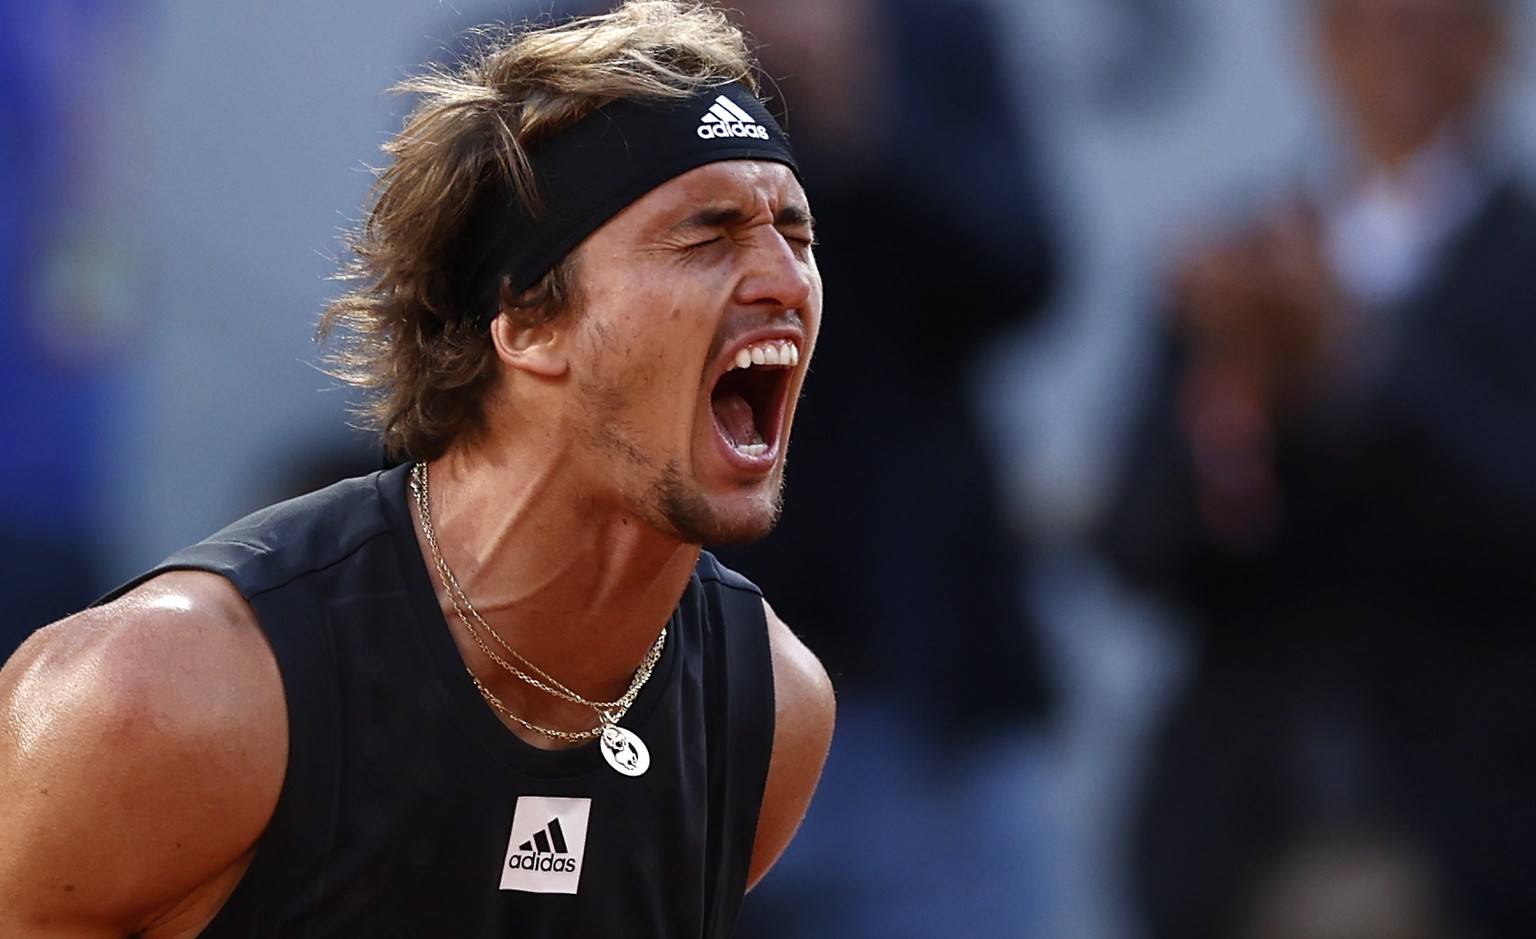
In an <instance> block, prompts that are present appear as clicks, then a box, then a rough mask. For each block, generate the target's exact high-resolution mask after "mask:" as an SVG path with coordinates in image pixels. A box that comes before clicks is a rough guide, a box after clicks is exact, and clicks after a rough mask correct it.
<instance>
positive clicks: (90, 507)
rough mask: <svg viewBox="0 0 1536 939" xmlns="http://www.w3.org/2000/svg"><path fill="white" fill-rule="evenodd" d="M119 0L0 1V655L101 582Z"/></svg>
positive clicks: (110, 390) (111, 366) (126, 108)
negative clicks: (0, 616)
mask: <svg viewBox="0 0 1536 939" xmlns="http://www.w3.org/2000/svg"><path fill="white" fill-rule="evenodd" d="M138 16H139V13H138V12H137V11H136V9H135V8H134V7H132V6H126V7H125V6H124V5H122V4H113V3H95V2H74V3H45V4H7V5H6V6H5V7H4V9H3V10H0V126H3V127H4V128H5V134H4V137H3V138H0V400H3V401H4V407H3V409H0V480H3V481H4V485H3V486H0V609H3V610H4V611H5V621H4V622H3V623H0V653H4V652H8V651H9V649H10V648H11V647H12V646H13V645H15V643H17V642H19V641H20V639H21V638H22V637H23V636H24V635H25V633H26V632H27V631H29V630H31V629H33V628H35V627H37V626H40V625H42V624H43V623H45V622H48V621H50V620H53V619H55V618H57V617H59V616H62V615H64V614H66V613H68V612H71V611H72V610H74V609H78V608H79V607H80V606H81V605H82V604H84V603H85V602H88V601H89V600H90V599H91V597H92V596H93V595H94V593H95V592H96V591H98V590H101V589H103V588H104V587H105V581H104V577H103V573H102V563H101V556H100V543H99V540H98V538H97V537H96V536H97V534H98V532H99V531H100V527H101V519H102V516H103V510H104V509H105V508H106V506H105V504H104V501H103V499H102V486H101V482H102V478H103V476H104V474H105V473H106V472H107V467H108V462H109V461H108V449H107V445H106V440H107V429H108V427H109V426H110V424H111V423H112V422H113V421H114V420H116V419H117V414H118V411H117V409H116V402H115V399H114V398H115V396H114V390H115V389H116V383H117V380H118V378H119V376H120V374H121V372H122V370H123V369H124V368H125V367H127V365H128V363H129V362H130V361H131V359H132V357H133V337H132V335H131V332H132V330H131V326H130V323H131V321H132V319H133V317H134V316H135V315H136V313H137V312H138V311H139V310H140V309H141V306H142V302H143V300H142V296H141V295H140V291H141V290H142V284H139V283H136V282H135V279H134V271H133V269H132V268H133V264H134V261H133V259H134V257H135V256H136V252H135V250H134V248H133V246H131V245H130V244H129V243H128V239H129V238H130V235H129V222H130V220H129V219H128V218H126V217H125V216H126V213H124V212H123V211H121V210H122V209H123V207H124V205H125V202H124V200H123V199H122V198H121V192H120V188H119V187H120V185H121V184H123V183H124V182H125V181H127V179H128V178H129V176H130V174H131V169H129V165H130V164H131V157H128V156H126V155H125V154H124V153H122V152H121V151H122V150H123V149H125V148H126V147H127V146H128V145H129V144H130V142H129V141H126V140H122V139H118V138H117V137H116V135H115V133H114V132H115V131H116V130H118V129H120V128H122V127H123V126H125V125H124V121H123V118H124V116H125V115H127V114H132V113H133V112H134V111H135V110H136V108H137V105H138V102H137V100H136V98H135V97H134V96H133V95H131V94H130V95H129V96H128V97H126V98H117V97H116V96H115V91H116V88H117V83H118V82H120V81H122V80H125V79H130V78H131V75H128V74H124V73H125V72H126V70H127V67H128V65H129V61H130V58H131V56H132V55H133V54H134V53H136V51H137V49H136V48H135V46H136V44H137V41H138V39H139V33H138V30H137V29H136V19H137V17H138Z"/></svg>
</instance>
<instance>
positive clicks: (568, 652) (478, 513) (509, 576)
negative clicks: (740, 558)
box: [417, 447, 699, 726]
mask: <svg viewBox="0 0 1536 939" xmlns="http://www.w3.org/2000/svg"><path fill="white" fill-rule="evenodd" d="M569 477H570V474H568V473H562V472H560V471H559V466H558V461H555V460H548V461H545V462H544V463H543V465H540V464H539V463H538V462H535V461H528V460H525V459H519V458H518V456H515V455H514V454H513V453H512V452H511V451H510V450H508V451H500V452H498V451H493V450H490V449H487V448H484V447H475V448H470V447H461V448H455V449H453V450H450V452H449V453H448V454H446V455H445V456H444V457H443V458H442V459H440V460H437V461H435V462H434V463H432V465H431V467H430V474H429V479H430V488H429V492H430V497H431V502H430V509H431V512H432V525H433V528H434V530H435V532H436V538H437V543H438V548H439V550H440V551H441V553H442V556H443V560H444V562H445V563H446V564H447V565H448V567H449V569H450V570H451V571H452V572H453V574H454V576H455V577H456V578H457V579H458V582H459V584H460V586H461V587H462V588H463V590H464V593H465V595H466V596H467V597H468V598H469V600H470V602H471V603H472V604H473V605H474V608H475V610H476V611H477V612H478V613H479V614H480V615H481V617H483V618H484V620H485V621H486V623H487V624H489V625H490V627H491V628H492V629H494V630H495V631H496V632H497V634H498V635H500V636H501V638H502V639H504V640H505V641H506V642H507V643H508V644H509V645H511V646H512V648H514V649H516V650H517V651H518V652H519V653H521V654H522V655H523V656H525V657H527V658H528V660H530V661H532V662H533V663H535V664H536V665H538V666H539V667H540V668H542V669H544V670H545V671H546V672H548V673H549V674H551V675H553V676H554V677H555V678H557V679H558V680H560V681H561V682H562V683H564V684H565V685H567V686H568V687H570V688H571V689H572V690H574V691H576V692H578V693H579V694H582V695H584V696H586V697H590V698H593V699H611V698H615V697H617V696H618V695H620V694H622V693H623V691H624V689H625V688H626V687H627V686H628V684H629V681H630V679H631V677H632V676H633V675H634V673H635V669H636V667H637V666H638V665H639V663H640V661H641V660H642V659H643V658H644V657H645V654H646V651H647V650H648V649H649V648H650V646H651V644H652V643H653V642H654V641H655V639H656V636H657V634H658V633H659V632H660V630H661V629H662V627H663V626H665V625H666V623H667V620H668V619H669V618H670V616H671V614H672V611H673V609H674V608H675V607H676V606H677V602H678V600H679V598H680V597H681V596H682V593H683V590H684V588H685V587H686V586H687V582H688V578H689V576H690V575H691V574H692V571H693V567H694V564H695V562H696V561H697V559H698V554H699V548H698V546H697V545H689V544H684V543H681V542H678V541H677V540H676V539H675V538H669V537H666V536H664V535H662V534H661V533H659V532H657V531H655V530H654V529H652V528H650V527H648V526H646V525H645V524H643V523H642V522H641V520H640V519H639V518H637V517H635V516H634V515H633V514H632V513H628V512H626V511H624V510H623V509H622V508H619V507H612V506H602V505H597V504H594V503H593V501H592V500H591V499H590V498H583V496H582V494H581V493H579V492H577V491H574V487H573V485H572V483H571V482H570V478H569ZM417 521H418V538H421V537H422V535H421V529H420V519H419V518H418V520H417ZM423 556H425V557H428V558H429V559H430V553H429V549H428V547H427V546H426V544H425V541H424V539H423ZM429 564H430V560H429ZM434 575H435V571H434ZM437 581H438V578H436V576H434V582H436V583H437V591H438V599H439V605H440V606H441V607H442V609H443V610H444V616H445V618H446V620H447V622H448V625H449V629H450V631H451V632H452V633H453V635H454V638H455V641H456V642H457V643H458V645H459V649H460V651H461V653H462V654H463V655H464V658H465V663H466V664H467V665H468V666H469V668H470V670H471V671H472V672H474V674H475V675H476V676H478V677H479V678H480V679H481V680H482V681H484V682H486V683H487V684H488V685H491V686H492V687H494V688H496V689H498V696H501V695H502V694H503V693H505V695H506V696H507V697H504V698H503V700H505V701H507V703H508V704H509V705H511V706H512V707H513V708H514V709H515V710H517V712H518V713H519V714H520V715H521V716H524V717H527V718H529V719H537V716H536V715H538V714H540V713H549V714H553V715H557V717H556V718H555V720H558V719H559V717H558V716H559V715H563V716H566V717H567V718H572V719H574V721H575V724H576V725H578V726H579V725H581V723H582V721H583V720H586V719H589V718H590V716H591V712H590V711H585V712H582V711H581V710H580V709H579V708H575V709H573V708H570V707H569V706H562V705H561V704H560V703H559V702H556V701H552V700H551V699H549V698H548V696H545V695H543V694H542V693H540V692H537V691H533V690H532V689H529V688H527V687H526V686H524V685H522V683H521V682H519V681H518V680H517V679H515V678H512V677H511V676H510V675H508V674H507V673H506V672H505V671H504V670H503V669H502V668H501V667H500V666H498V665H496V664H495V663H494V662H491V661H490V660H489V659H488V658H487V657H486V656H485V655H484V653H483V652H482V651H481V650H480V648H479V646H478V645H476V644H475V642H474V640H473V638H471V637H470V636H469V635H468V633H467V631H466V629H465V627H464V624H463V623H462V622H460V621H459V619H458V617H457V616H456V614H454V612H453V608H452V605H451V603H449V601H448V598H447V594H446V593H445V591H444V588H443V585H442V584H441V583H440V582H437ZM565 723H567V724H569V723H570V721H569V720H568V721H566V722H565Z"/></svg>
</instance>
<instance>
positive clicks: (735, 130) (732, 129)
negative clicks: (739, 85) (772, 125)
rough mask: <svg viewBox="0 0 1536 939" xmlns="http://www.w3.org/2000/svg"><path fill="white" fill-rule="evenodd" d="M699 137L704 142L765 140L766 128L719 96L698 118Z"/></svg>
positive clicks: (766, 136) (724, 97) (729, 100)
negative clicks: (732, 139)
mask: <svg viewBox="0 0 1536 939" xmlns="http://www.w3.org/2000/svg"><path fill="white" fill-rule="evenodd" d="M699 136H700V137H702V138H704V139H705V140H708V139H710V138H711V137H755V138H757V139H758V140H767V139H768V128H766V127H764V126H763V125H761V124H759V123H758V122H757V121H756V120H754V119H753V117H752V115H750V114H748V113H747V112H746V111H743V110H742V109H741V108H740V107H739V106H738V105H737V104H736V102H734V101H732V100H731V99H730V98H727V97H726V96H725V95H721V96H720V97H718V98H716V99H715V103H714V104H712V105H710V106H709V110H708V111H707V112H705V114H704V116H703V117H701V118H699Z"/></svg>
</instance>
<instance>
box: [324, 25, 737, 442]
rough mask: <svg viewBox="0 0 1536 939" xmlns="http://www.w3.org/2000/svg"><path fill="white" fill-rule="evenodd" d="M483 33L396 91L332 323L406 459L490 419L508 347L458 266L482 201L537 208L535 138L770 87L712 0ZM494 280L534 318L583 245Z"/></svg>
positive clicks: (552, 302)
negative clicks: (395, 128)
mask: <svg viewBox="0 0 1536 939" xmlns="http://www.w3.org/2000/svg"><path fill="white" fill-rule="evenodd" d="M474 38H475V42H474V51H472V52H471V53H470V54H469V55H468V56H467V57H466V58H465V60H464V62H463V64H462V65H459V66H457V67H454V68H434V69H430V70H428V71H427V72H425V73H424V74H422V75H419V76H417V77H414V78H410V79H408V80H406V81H404V82H402V83H401V84H399V85H397V86H396V87H395V88H394V89H393V90H394V91H396V92H400V93H406V94H410V95H414V96H416V97H417V103H416V106H415V108H414V109H413V111H412V112H411V114H410V117H409V118H408V119H407V121H406V125H405V128H404V130H402V131H401V133H400V134H399V135H398V136H396V137H395V138H394V139H393V140H391V141H390V142H389V143H388V144H386V145H385V146H384V150H385V152H386V153H387V154H389V156H390V157H391V160H390V162H389V163H388V165H387V166H386V167H385V168H384V169H383V170H382V171H381V172H380V173H379V177H378V180H377V182H376V183H375V185H374V188H373V192H372V196H371V199H370V205H369V208H368V212H367V214H366V217H365V219H364V221H363V223H362V225H361V226H360V228H359V229H358V230H357V231H355V232H354V233H352V234H351V235H350V236H349V238H348V240H347V242H346V249H347V252H348V260H347V261H346V263H345V266H344V268H343V270H342V274H341V278H342V279H343V280H345V281H348V282H349V283H350V284H351V285H352V286H351V289H349V290H348V291H347V292H346V293H344V294H342V295H341V296H340V297H338V298H337V299H335V300H334V301H332V302H331V303H330V304H329V305H328V306H327V307H326V308H325V311H324V312H323V314H322V316H321V321H320V337H321V340H322V341H323V342H325V343H327V345H328V346H329V350H328V352H327V355H326V361H327V364H328V365H329V367H330V371H331V374H333V375H335V376H337V377H338V378H341V379H343V380H345V381H347V382H349V383H351V384H353V385H355V386H357V387H359V388H361V389H363V390H364V392H365V395H366V398H365V400H364V401H363V402H362V403H360V404H359V405H358V406H357V408H356V412H357V414H358V416H359V417H361V418H362V420H363V421H364V422H365V423H366V424H367V425H368V426H370V427H372V428H373V429H375V430H376V431H378V433H379V434H380V436H381V438H382V441H383V444H384V447H385V449H386V451H387V452H388V453H390V454H391V455H392V456H394V457H396V458H407V457H408V458H414V459H428V460H430V459H434V458H436V457H438V456H440V455H442V453H443V452H444V451H445V450H446V449H447V448H448V445H449V444H450V443H451V442H452V441H453V440H454V439H455V438H457V437H458V436H459V435H461V434H463V433H466V432H473V431H476V430H478V429H480V428H481V427H482V423H483V422H482V418H483V400H484V396H485V393H486V391H487V389H488V387H489V385H490V382H491V379H492V378H493V376H494V375H495V362H496V356H495V351H494V349H493V347H492V344H491V340H490V336H489V333H488V330H487V329H486V328H485V327H484V325H477V321H478V322H480V323H482V324H483V319H481V317H479V316H477V315H475V313H474V312H473V311H466V310H464V309H461V308H459V306H460V301H459V299H458V298H460V297H462V296H463V295H464V291H463V290H462V289H461V286H460V285H456V284H455V283H454V280H455V277H454V274H455V272H456V270H457V267H458V265H457V261H458V258H459V257H460V255H461V254H462V251H463V245H464V242H465V239H466V237H467V231H466V229H467V228H468V227H469V225H470V221H471V219H472V217H473V216H474V213H475V210H476V208H477V206H479V205H481V203H482V201H483V200H485V199H487V198H491V197H493V196H494V194H498V193H499V194H505V193H507V192H511V193H513V194H514V195H515V197H516V198H518V199H519V200H520V201H521V202H522V203H523V204H524V205H525V206H527V207H528V208H529V210H530V211H532V210H533V209H534V208H536V206H535V205H534V198H535V193H536V188H535V186H534V182H533V179H532V176H531V171H530V169H529V163H528V153H529V151H530V150H532V149H534V148H536V147H538V145H539V144H540V142H542V141H544V140H547V139H549V138H550V137H551V136H553V135H556V134H559V133H560V132H561V131H562V130H564V129H566V128H568V127H570V126H571V125H573V124H575V123H576V122H577V121H580V120H581V119H582V118H583V117H585V116H587V115H588V114H590V113H592V112H593V111H595V110H597V109H598V108H600V107H602V106H603V105H605V104H607V103H609V102H611V101H614V100H616V99H621V98H639V99H676V98H683V97H688V96H690V95H692V94H695V93H697V92H698V91H699V90H700V89H702V88H705V87H710V86H714V85H719V84H724V83H726V82H730V81H740V82H742V83H744V84H746V85H747V86H748V87H750V88H753V89H754V90H756V88H757V81H756V75H755V66H754V64H753V62H752V58H751V55H750V53H749V52H748V50H747V47H746V42H745V40H744V39H743V37H742V35H741V33H740V31H739V30H737V29H736V27H734V26H733V25H731V24H730V22H729V21H728V20H727V19H726V17H725V16H724V15H723V14H722V13H720V12H719V11H718V10H715V9H712V8H710V7H707V6H704V5H702V4H698V3H691V2H690V3H682V2H675V0H630V2H627V3H624V4H623V5H622V6H620V7H619V8H617V9H616V10H614V11H613V12H612V13H608V14H604V15H601V16H591V17H583V18H579V19H574V20H570V21H568V22H566V23H563V24H558V25H548V24H546V25H543V26H541V27H537V28H535V27H524V28H522V29H508V28H502V27H487V28H485V29H482V30H478V31H477V32H476V34H475V37H474ZM492 293H493V294H494V295H495V296H496V297H497V298H498V302H499V304H500V311H499V312H501V313H502V314H505V315H509V316H512V317H513V318H514V319H515V320H516V321H517V322H518V323H519V324H521V325H535V324H538V323H541V322H547V321H549V320H552V319H553V318H555V317H556V316H558V315H559V314H560V313H562V312H563V311H565V310H566V309H568V308H570V307H571V306H572V305H573V304H574V303H575V302H576V300H577V297H578V293H577V281H576V272H575V269H574V265H573V264H572V261H571V257H570V256H567V257H566V258H565V259H564V260H562V261H561V262H560V263H559V264H558V265H556V266H555V268H554V269H553V270H551V271H550V272H549V273H548V274H547V275H545V277H544V278H543V279H542V280H541V281H540V282H539V283H538V284H536V285H535V286H534V287H533V288H531V289H530V290H528V291H527V292H526V293H524V294H522V295H521V296H513V295H511V291H510V289H509V288H508V286H507V284H506V283H505V281H503V283H501V284H500V285H499V289H498V290H496V291H493V292H492Z"/></svg>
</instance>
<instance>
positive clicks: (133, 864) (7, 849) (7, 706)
mask: <svg viewBox="0 0 1536 939" xmlns="http://www.w3.org/2000/svg"><path fill="white" fill-rule="evenodd" d="M286 759H287V719H286V709H285V706H284V702H283V693H282V683H281V679H280V677H279V675H278V673H277V667H276V663H275V662H274V661H273V658H272V654H271V651H270V649H269V648H268V647H267V645H266V642H265V639H264V638H263V637H262V635H261V632H260V630H259V629H258V627H257V625H256V622H255V617H254V614H253V613H252V612H251V611H250V609H249V607H248V606H246V604H245V603H244V601H243V600H242V599H241V598H240V596H239V594H238V593H237V592H236V591H235V590H234V588H233V587H232V586H231V585H230V584H229V583H228V582H226V581H224V580H222V579H221V578H218V577H215V576H213V575H211V574H203V573H193V572H178V573H172V574H167V575H163V576H161V577H159V578H156V579H155V580H153V581H151V582H149V583H148V584H146V585H144V586H142V587H140V588H138V589H136V590H134V591H133V592H132V593H130V594H128V595H127V596H125V597H124V598H122V599H120V600H117V601H115V602H113V603H111V604H109V605H107V606H104V607H101V608H98V609H93V610H88V611H86V612H84V613H81V614H78V615H76V616H74V617H71V618H69V619H66V620H64V621H62V622H60V623H57V624H55V625H53V626H50V627H48V628H47V629H45V630H43V631H41V632H40V633H38V634H37V635H36V636H34V637H33V638H32V639H31V640H29V641H28V642H27V643H26V644H25V645H24V646H23V647H22V648H21V650H19V651H18V652H17V653H16V655H15V656H13V657H12V659H11V660H10V662H8V663H7V664H6V666H5V669H4V670H3V671H0V935H3V936H6V937H8V939H122V937H126V936H140V937H143V939H179V937H190V936H195V935H197V933H198V932H199V931H201V930H202V928H203V927H204V926H205V925H206V924H207V922H208V921H209V920H210V919H211V918H212V916H213V914H214V913H215V912H217V910H218V909H219V907H220V906H222V905H223V903H224V901H225V900H226V899H227V897H228V895H229V892H230V891H231V890H232V889H233V888H234V885H235V883H237V882H238V880H239V878H240V876H241V874H243V873H244V870H245V867H246V865H247V864H248V863H249V860H250V856H251V852H252V851H253V849H254V846H255V844H256V840H257V838H258V837H259V836H260V834H261V832H262V830H263V829H264V828H265V826H266V824H267V822H268V820H269V819H270V817H271V814H272V810H273V808H274V807H275V805H276V802H277V795H278V791H279V789H280V788H281V785H282V778H283V767H284V765H285V762H286Z"/></svg>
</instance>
